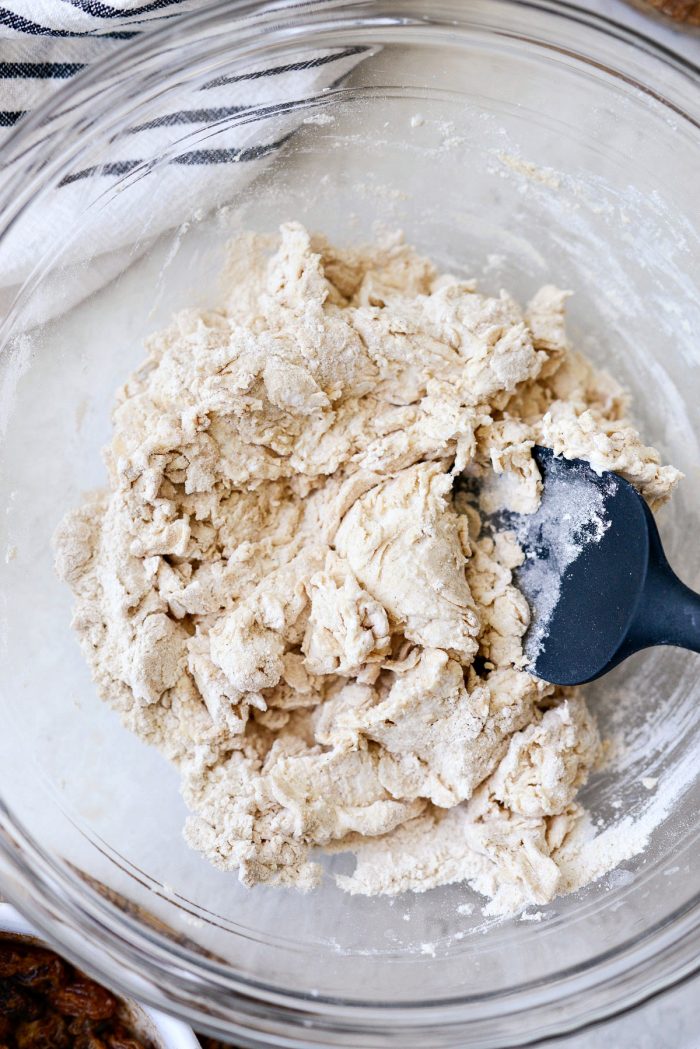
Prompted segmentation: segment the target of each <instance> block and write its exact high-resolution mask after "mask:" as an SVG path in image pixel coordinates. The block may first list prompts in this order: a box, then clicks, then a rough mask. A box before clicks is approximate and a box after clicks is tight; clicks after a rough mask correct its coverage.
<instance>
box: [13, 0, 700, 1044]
mask: <svg viewBox="0 0 700 1049" xmlns="http://www.w3.org/2000/svg"><path fill="white" fill-rule="evenodd" d="M329 56H333V61H335V60H336V59H337V60H338V61H339V62H340V64H339V65H338V66H337V67H336V68H335V69H332V68H331V66H332V61H331V58H329ZM263 70H264V71H265V72H261V71H263ZM271 70H274V71H276V72H274V73H273V72H270V71H271ZM288 74H291V75H289V76H288ZM330 74H332V75H330ZM278 76H281V77H282V78H283V79H281V80H277V82H276V83H275V78H276V77H278ZM284 78H286V79H284ZM280 84H282V85H283V87H280ZM699 85H700V79H699V76H698V71H697V70H694V69H692V68H691V67H689V66H688V65H686V64H684V63H683V62H682V61H681V60H678V59H674V58H673V57H672V56H671V55H669V54H668V53H666V52H664V51H663V50H662V49H660V48H657V47H655V46H654V44H653V43H652V42H650V41H649V40H646V39H644V38H642V37H640V36H637V35H635V34H633V33H631V32H628V31H626V30H624V29H622V28H621V27H619V26H617V25H615V24H614V23H612V22H610V21H609V20H606V19H604V18H600V17H597V16H594V15H592V14H591V13H589V12H586V11H585V10H583V9H581V8H577V7H575V6H572V5H570V4H565V3H555V2H548V0H530V2H528V3H527V4H524V3H520V2H511V0H473V2H472V3H470V4H468V5H466V4H463V3H462V2H461V0H438V2H435V3H431V4H430V5H429V6H428V5H426V4H424V3H422V2H413V0H397V2H391V0H387V2H377V3H374V2H370V3H355V4H351V3H345V2H343V0H340V2H334V3H330V4H329V3H311V4H307V5H300V6H298V5H295V4H293V3H290V4H285V5H281V6H279V5H278V6H276V7H268V6H266V5H255V4H246V3H237V4H233V3H231V2H228V0H227V2H222V3H219V4H217V5H214V6H211V7H208V8H207V9H206V10H202V11H200V12H198V13H197V14H196V15H193V16H188V17H187V18H185V19H183V20H178V21H177V22H170V23H168V24H166V26H165V28H163V29H160V30H158V31H156V32H153V33H151V34H147V35H144V36H143V37H142V38H141V39H139V40H135V41H132V42H130V43H129V46H128V47H125V48H124V49H123V51H122V53H121V54H118V55H116V56H115V57H114V58H113V59H111V60H109V61H106V62H104V63H103V64H102V65H101V66H100V67H96V68H93V69H91V70H90V71H88V72H86V73H85V74H83V75H82V76H80V77H78V78H76V79H75V80H74V81H73V82H72V83H71V84H69V85H67V86H66V88H65V89H64V90H62V91H60V92H59V93H57V94H56V95H54V96H53V99H52V101H51V103H50V104H49V105H48V106H46V107H45V108H44V109H43V110H42V111H41V112H37V113H35V114H34V115H33V116H31V117H30V118H28V119H27V120H26V122H25V123H24V124H23V125H22V126H20V127H19V128H18V130H17V132H16V134H15V135H14V137H13V139H12V140H11V142H10V144H8V146H7V147H6V153H5V156H6V161H7V168H6V172H5V177H4V181H3V185H2V191H1V197H0V233H1V237H0V274H2V275H3V280H4V283H5V285H9V287H5V289H4V291H3V292H2V295H3V301H4V305H5V315H4V320H3V322H2V327H1V328H0V341H1V345H2V375H1V379H2V398H3V399H2V402H1V403H2V416H1V418H2V448H1V452H0V456H1V468H2V479H3V480H2V495H1V498H2V503H3V511H4V512H3V514H2V522H3V529H4V536H3V546H2V548H1V549H2V550H3V551H4V553H5V556H4V557H3V558H2V559H0V571H1V573H2V582H1V585H0V593H1V594H2V609H1V615H2V628H1V638H2V658H3V675H2V687H1V691H0V703H1V709H2V762H1V763H0V797H1V799H2V803H1V806H0V888H1V889H2V891H3V893H4V894H6V895H7V896H8V897H9V898H11V899H12V901H13V902H15V903H16V905H17V906H19V907H20V908H21V909H23V910H24V912H25V913H26V914H28V915H30V916H31V920H32V922H33V924H34V925H35V926H36V927H38V928H39V929H40V930H41V931H42V932H43V933H44V934H45V935H47V936H48V937H49V938H50V939H51V940H52V941H54V942H55V943H57V944H59V945H60V946H61V949H62V950H63V951H64V952H65V953H67V954H68V955H69V956H71V957H72V958H74V959H75V960H76V961H77V962H79V963H80V964H81V965H82V966H83V967H84V968H86V969H88V970H89V971H91V972H92V973H94V974H95V975H97V976H98V977H100V978H101V979H102V980H103V981H104V982H106V983H109V984H111V985H112V986H115V987H117V988H118V989H120V990H121V991H122V992H124V993H126V994H129V995H135V996H138V997H141V998H142V999H143V1000H145V1001H147V1002H149V1003H151V1004H152V1005H154V1006H156V1007H159V1008H165V1009H169V1010H171V1011H172V1012H174V1013H176V1014H178V1015H179V1016H180V1017H182V1018H184V1019H186V1020H188V1021H189V1022H191V1023H193V1024H195V1026H197V1027H199V1028H202V1029H207V1030H209V1031H211V1032H212V1033H216V1032H220V1033H222V1034H227V1035H228V1037H229V1038H230V1039H231V1040H235V1041H238V1042H240V1043H241V1044H245V1045H248V1046H265V1047H270V1046H276V1045H278V1046H297V1047H307V1046H330V1045H333V1046H341V1045H345V1046H352V1047H353V1049H359V1047H362V1046H372V1047H382V1046H401V1047H402V1049H410V1047H412V1046H430V1047H431V1049H436V1047H439V1046H442V1047H444V1046H460V1047H461V1046H465V1045H470V1046H479V1047H484V1049H486V1047H491V1049H495V1047H499V1046H507V1045H513V1044H514V1043H517V1044H518V1045H522V1044H526V1043H529V1042H532V1041H535V1040H537V1039H542V1038H545V1037H547V1036H553V1035H562V1034H565V1033H566V1032H569V1031H573V1030H578V1029H581V1028H583V1027H585V1026H586V1025H588V1024H592V1023H595V1022H597V1021H600V1020H601V1019H603V1018H605V1017H607V1016H610V1015H612V1014H614V1013H617V1012H620V1011H622V1010H624V1009H627V1008H629V1007H631V1006H633V1005H634V1004H636V1003H639V1002H641V1001H642V1000H644V999H647V998H649V997H650V996H652V995H654V994H656V993H658V992H659V991H661V990H662V989H663V988H665V987H668V986H670V985H672V984H674V983H677V982H678V981H680V980H682V979H683V978H684V977H686V976H688V974H690V973H691V972H693V971H694V970H695V969H696V968H697V967H698V966H699V965H700V960H699V952H698V924H699V919H700V908H699V907H698V890H699V888H700V885H699V862H700V853H699V851H698V848H697V811H698V787H697V781H696V779H695V770H696V767H697V760H696V754H697V747H698V718H697V710H698V700H699V699H700V686H699V685H698V662H697V657H695V656H693V655H691V654H688V653H682V652H679V651H675V650H656V651H653V652H647V653H644V654H641V655H639V656H637V657H635V658H634V659H633V660H630V661H629V662H628V663H626V664H625V665H624V666H622V667H620V668H618V669H617V670H616V671H615V672H614V673H613V674H611V675H609V676H608V677H606V678H605V679H604V680H603V681H600V682H598V683H596V684H595V685H593V686H591V687H590V688H589V689H588V690H587V691H588V694H589V696H590V697H591V702H592V705H593V707H594V709H595V710H596V712H597V714H598V716H599V719H600V722H601V725H602V728H603V731H604V733H605V734H606V735H608V736H609V737H611V738H612V739H613V740H614V741H615V742H616V743H617V745H618V755H617V758H616V759H615V761H613V762H611V763H610V764H609V765H608V767H606V768H605V769H604V770H602V771H601V772H600V773H598V774H597V775H596V776H595V777H594V778H593V779H592V781H591V783H590V784H589V786H588V787H587V788H586V790H585V792H584V796H583V800H584V802H585V803H586V805H587V806H588V807H589V809H590V810H591V812H592V815H593V818H594V820H596V821H597V822H598V823H599V825H600V826H601V827H604V828H608V831H607V833H608V835H609V839H608V840H609V841H610V842H611V845H613V846H614V845H616V844H619V843H620V842H623V841H631V842H632V843H633V844H634V842H635V841H636V844H637V845H639V844H640V843H641V841H642V840H646V839H647V838H648V843H647V847H646V848H645V849H644V851H642V852H641V853H638V854H637V855H633V856H630V858H629V859H627V860H626V861H625V862H624V863H622V864H621V866H620V867H618V869H617V870H615V871H613V872H612V873H610V874H609V875H606V876H605V877H602V878H601V879H599V880H598V881H596V882H595V883H593V884H591V885H589V886H588V887H587V888H585V889H583V890H581V891H580V892H578V893H576V894H575V895H572V896H568V897H564V898H560V899H557V900H556V901H555V902H554V903H552V904H550V905H549V906H547V907H544V908H540V909H538V910H537V911H535V912H532V911H530V912H528V913H526V914H525V915H524V916H521V917H517V918H514V919H511V920H501V921H496V920H493V919H490V920H489V919H486V918H485V917H484V915H483V914H482V912H481V905H482V903H483V901H482V900H480V899H479V898H478V897H477V896H476V895H475V894H474V893H472V892H471V891H470V890H469V889H467V888H466V887H464V886H450V887H447V888H444V889H441V890H435V891H431V892H428V893H424V894H422V895H406V896H402V897H399V898H397V899H395V900H392V899H386V898H362V897H349V896H346V895H344V894H342V893H341V892H340V891H339V890H338V889H336V888H335V885H334V883H333V881H332V880H331V879H330V878H329V879H327V880H326V881H325V882H324V884H323V885H322V887H321V888H320V889H319V890H318V891H317V892H315V893H313V894H310V895H307V896H302V895H298V894H296V893H294V892H292V891H288V890H276V889H266V888H258V889H255V890H252V891H250V890H247V889H245V888H243V887H242V886H241V885H240V884H239V883H238V881H237V880H236V877H235V875H230V874H225V873H222V872H220V871H216V870H214V869H212V868H210V867H209V865H208V864H207V863H206V861H205V860H203V859H202V858H201V857H200V856H199V855H198V854H196V853H194V852H192V851H190V850H189V849H188V847H187V846H186V845H185V843H184V841H183V840H182V838H181V827H182V824H183V821H184V818H185V810H184V805H183V803H182V801H181V799H180V796H179V793H178V781H177V775H176V773H175V771H174V769H172V768H171V767H170V766H169V765H167V763H166V762H165V761H164V760H163V759H162V758H161V757H160V756H159V755H158V754H157V753H156V752H155V751H152V750H150V749H148V748H147V747H146V746H145V745H143V744H142V743H141V742H140V741H139V740H138V739H136V738H134V737H133V736H131V735H130V734H129V733H128V732H126V731H125V730H124V729H123V728H122V727H121V726H120V724H119V723H118V720H117V718H116V716H115V715H114V714H113V713H111V712H110V711H109V710H108V709H107V707H106V706H105V705H103V704H102V703H101V702H100V701H99V700H98V698H97V697H96V694H95V690H94V687H93V685H92V683H91V680H90V676H89V673H88V671H87V669H86V667H85V665H84V663H83V660H82V657H81V655H80V652H79V650H78V646H77V643H76V641H75V638H74V637H73V635H72V632H71V629H70V618H71V599H70V595H69V593H68V592H67V590H66V588H65V587H64V586H63V585H62V584H61V583H60V582H59V581H58V579H57V578H56V576H55V574H54V571H53V565H52V553H51V549H50V538H51V535H52V533H53V531H54V529H55V527H56V525H57V523H58V522H59V521H60V519H61V517H62V516H63V514H64V513H65V511H66V510H68V509H69V508H71V507H74V506H76V505H77V504H78V503H79V502H80V501H81V498H82V496H83V494H84V492H85V491H86V490H88V489H90V488H92V487H94V486H96V485H99V484H100V483H101V482H102V480H103V466H102V463H101V459H100V448H101V446H102V445H104V444H105V443H106V441H107V440H108V437H109V433H110V422H109V415H110V406H111V403H112V399H113V395H114V391H115V389H116V388H117V386H118V385H119V384H120V382H122V381H123V380H124V378H125V377H126V376H127V374H128V373H129V372H130V371H131V370H133V368H134V367H135V366H136V365H137V364H138V363H139V362H140V360H141V359H142V353H143V351H142V345H141V343H142V339H143V337H144V336H145V335H146V334H147V333H148V332H150V331H153V330H156V329H158V328H159V327H161V326H162V325H163V324H164V323H165V322H166V321H167V320H168V318H169V316H170V314H171V313H172V312H173V311H174V310H175V309H178V308H180V307H181V306H183V305H202V304H207V303H208V302H213V301H215V300H216V272H217V267H218V265H219V263H220V260H221V258H222V255H223V246H224V244H225V242H226V241H227V239H229V238H230V237H231V235H232V234H234V233H235V232H236V231H237V230H240V229H260V230H273V229H275V228H276V227H277V226H278V224H279V223H280V222H281V221H284V220H286V219H289V218H296V219H299V220H301V221H303V222H305V223H307V224H308V225H309V226H311V227H312V228H314V229H316V230H321V231H323V232H325V233H326V234H327V235H329V236H330V237H331V238H334V239H336V240H338V241H340V242H342V243H349V242H353V243H354V242H358V241H362V240H365V239H367V238H369V237H371V236H372V234H373V230H374V229H375V227H376V226H377V225H380V226H383V227H385V228H386V227H388V228H398V227H401V228H403V230H404V232H405V235H406V237H407V239H408V240H409V241H410V242H412V243H414V244H416V245H417V246H418V247H419V248H420V249H421V250H424V251H425V252H426V253H428V254H430V255H431V256H432V257H433V258H434V259H435V260H436V261H437V262H438V263H439V264H440V265H441V266H443V267H445V268H450V269H452V270H455V271H457V272H459V273H464V274H469V275H472V276H475V277H477V278H478V279H479V281H480V284H481V286H482V287H483V288H484V289H486V290H487V291H496V290H498V288H499V287H501V286H503V287H506V288H508V289H509V290H511V291H512V292H513V293H515V294H516V295H518V296H520V298H521V299H525V298H527V297H528V295H529V294H530V293H531V292H532V291H533V290H534V289H535V288H536V287H537V286H539V285H540V284H542V283H544V282H546V281H554V282H556V283H558V284H559V285H562V286H564V287H570V288H572V289H574V290H575V292H576V295H575V297H574V298H573V300H572V302H571V309H570V330H571V333H572V335H573V337H574V340H575V341H576V342H577V343H578V345H579V346H580V347H581V348H582V349H583V350H584V351H585V352H586V353H587V354H589V355H590V356H591V357H592V358H593V359H594V360H595V361H596V362H597V363H599V364H609V366H610V368H611V370H612V371H613V372H614V373H615V374H616V376H617V377H618V378H620V379H621V380H622V381H623V382H625V383H626V384H627V385H628V386H629V388H630V389H631V391H632V393H633V395H634V398H635V405H636V416H637V419H638V421H639V423H640V425H641V428H642V431H643V433H644V434H645V435H646V436H647V437H648V439H649V441H650V442H653V443H655V444H656V445H658V446H659V447H660V449H661V450H662V453H663V455H664V456H665V457H666V458H668V459H669V460H670V461H672V462H673V463H675V464H676V465H677V466H678V467H680V468H681V469H682V470H683V471H684V472H685V474H686V479H685V481H684V482H683V484H682V487H681V490H680V492H679V494H678V496H677V498H675V499H674V501H673V504H672V506H671V507H670V508H669V509H668V510H667V511H666V512H665V513H664V514H662V516H661V520H660V526H661V530H662V533H663V538H664V541H665V543H666V546H667V549H668V552H669V556H670V558H671V560H672V562H673V563H674V564H675V566H676V567H677V569H678V571H679V573H680V574H681V576H682V577H683V579H684V580H685V581H686V582H687V583H689V584H690V585H695V586H696V587H697V586H698V584H699V583H700V540H699V538H698V527H697V522H698V511H699V509H700V456H699V455H698V446H697V441H696V436H695V435H696V434H697V433H698V432H700V371H699V364H700V350H699V348H698V345H699V344H698V332H700V290H699V289H700V198H699V197H698V193H697V170H698V160H699V155H700V94H699V90H698V89H699ZM227 87H231V89H232V90H231V93H230V94H228V95H227V93H226V91H225V90H224V89H226V88H227ZM207 92H209V94H207ZM232 100H233V101H232ZM183 158H188V159H184V160H183ZM66 190H67V191H69V192H70V194H71V195H70V200H69V198H68V196H67V195H66V193H65V192H64V191H66ZM105 231H107V232H105ZM105 238H106V239H105ZM106 243H108V245H109V247H110V251H109V252H108V251H107V250H106V247H105V245H106ZM8 274H9V276H8ZM642 780H645V781H646V783H647V786H648V784H649V783H652V782H653V781H655V780H657V781H658V782H657V784H656V786H655V788H654V789H652V790H649V789H647V787H646V786H645V785H644V784H643V783H642ZM634 835H636V836H637V837H636V839H634ZM343 862H345V860H344V859H343V858H338V859H335V860H334V861H333V863H335V864H342V863H343ZM470 908H471V912H470V913H467V912H469V911H470Z"/></svg>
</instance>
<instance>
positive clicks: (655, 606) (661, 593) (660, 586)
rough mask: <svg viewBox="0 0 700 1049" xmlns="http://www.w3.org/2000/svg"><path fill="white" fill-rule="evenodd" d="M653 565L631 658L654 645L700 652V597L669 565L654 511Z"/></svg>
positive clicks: (632, 635) (630, 638)
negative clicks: (633, 653)
mask: <svg viewBox="0 0 700 1049" xmlns="http://www.w3.org/2000/svg"><path fill="white" fill-rule="evenodd" d="M646 512H647V515H648V518H649V525H650V527H649V562H648V566H647V573H646V579H645V581H644V588H643V590H642V594H641V598H640V601H639V605H638V607H637V611H636V613H635V616H634V619H633V621H632V624H631V626H630V629H629V632H628V634H627V639H626V642H625V645H624V646H623V647H624V648H625V649H626V650H627V655H631V653H632V652H637V651H638V650H639V649H641V648H649V647H650V646H651V645H675V646H677V647H678V648H688V649H690V651H691V652H700V594H696V593H695V592H694V591H693V590H691V589H690V587H688V586H686V585H685V583H682V582H681V581H680V579H679V578H678V576H677V575H676V574H675V572H674V571H673V569H672V568H671V566H670V565H669V563H668V561H667V559H666V555H665V553H664V549H663V546H662V545H661V538H660V536H659V533H658V530H657V528H656V524H655V522H654V519H653V517H652V514H651V511H650V510H649V509H648V507H646Z"/></svg>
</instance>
